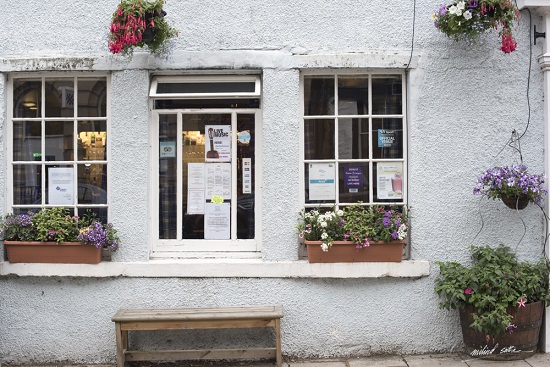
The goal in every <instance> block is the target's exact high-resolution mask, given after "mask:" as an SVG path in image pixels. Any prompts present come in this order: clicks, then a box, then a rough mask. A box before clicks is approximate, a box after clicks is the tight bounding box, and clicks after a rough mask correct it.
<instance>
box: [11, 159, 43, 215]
mask: <svg viewBox="0 0 550 367" xmlns="http://www.w3.org/2000/svg"><path fill="white" fill-rule="evenodd" d="M41 177H42V167H41V166H38V165H21V164H16V165H14V166H13V203H14V204H15V205H20V204H36V205H40V204H42V179H41Z"/></svg>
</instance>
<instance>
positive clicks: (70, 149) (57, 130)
mask: <svg viewBox="0 0 550 367" xmlns="http://www.w3.org/2000/svg"><path fill="white" fill-rule="evenodd" d="M73 126H74V124H73V122H72V121H70V122H69V121H46V160H47V161H71V160H73V159H74V135H73Z"/></svg>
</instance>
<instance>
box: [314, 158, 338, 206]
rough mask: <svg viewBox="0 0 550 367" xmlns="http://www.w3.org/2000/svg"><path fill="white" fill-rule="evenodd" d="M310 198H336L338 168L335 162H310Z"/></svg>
mask: <svg viewBox="0 0 550 367" xmlns="http://www.w3.org/2000/svg"><path fill="white" fill-rule="evenodd" d="M309 199H310V200H335V199H336V170H335V164H334V163H310V164H309Z"/></svg>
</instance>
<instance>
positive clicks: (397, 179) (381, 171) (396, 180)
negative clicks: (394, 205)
mask: <svg viewBox="0 0 550 367" xmlns="http://www.w3.org/2000/svg"><path fill="white" fill-rule="evenodd" d="M376 171H377V172H376V173H377V181H376V182H377V186H378V187H377V194H378V199H402V198H403V163H401V162H389V163H386V162H384V163H382V162H378V164H377V168H376Z"/></svg>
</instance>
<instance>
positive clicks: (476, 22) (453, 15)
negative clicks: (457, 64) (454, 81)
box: [432, 0, 519, 53]
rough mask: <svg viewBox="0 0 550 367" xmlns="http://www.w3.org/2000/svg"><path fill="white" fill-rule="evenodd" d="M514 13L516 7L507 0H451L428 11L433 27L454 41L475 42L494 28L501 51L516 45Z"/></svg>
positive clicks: (515, 13)
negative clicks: (513, 33) (513, 31)
mask: <svg viewBox="0 0 550 367" xmlns="http://www.w3.org/2000/svg"><path fill="white" fill-rule="evenodd" d="M518 17H519V10H518V8H517V7H516V5H515V4H514V3H513V2H512V1H511V0H459V1H453V2H452V3H451V4H450V5H445V4H443V5H441V6H440V7H439V9H437V10H436V11H435V12H434V13H433V14H432V19H433V20H434V25H435V27H436V28H437V29H439V30H440V31H441V32H442V33H444V34H445V35H447V36H448V37H449V38H451V39H453V40H455V41H465V42H466V43H475V42H476V41H477V40H478V39H479V37H480V35H481V34H483V33H485V32H489V31H492V30H498V31H499V36H500V37H501V47H500V50H501V51H502V52H504V53H510V52H512V51H514V50H515V49H516V46H517V42H516V40H515V39H514V37H513V35H512V25H513V23H514V21H516V20H517V19H518Z"/></svg>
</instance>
